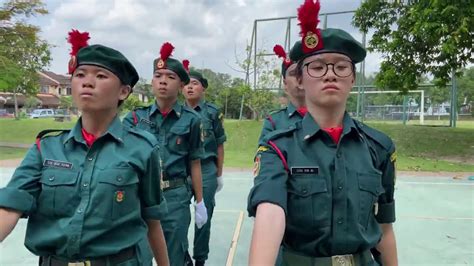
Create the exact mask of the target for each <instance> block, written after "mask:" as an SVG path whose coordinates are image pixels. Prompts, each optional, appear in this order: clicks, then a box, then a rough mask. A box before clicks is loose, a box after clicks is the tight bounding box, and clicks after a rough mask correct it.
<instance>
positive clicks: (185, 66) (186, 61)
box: [183, 59, 189, 73]
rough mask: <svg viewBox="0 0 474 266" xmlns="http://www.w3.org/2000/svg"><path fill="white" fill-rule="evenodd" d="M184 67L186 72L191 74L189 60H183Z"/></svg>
mask: <svg viewBox="0 0 474 266" xmlns="http://www.w3.org/2000/svg"><path fill="white" fill-rule="evenodd" d="M183 67H184V69H185V70H186V72H188V73H189V60H188V59H184V60H183Z"/></svg>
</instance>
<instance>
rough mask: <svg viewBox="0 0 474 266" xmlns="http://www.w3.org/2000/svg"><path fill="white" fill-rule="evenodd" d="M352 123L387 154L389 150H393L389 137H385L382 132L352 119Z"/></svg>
mask: <svg viewBox="0 0 474 266" xmlns="http://www.w3.org/2000/svg"><path fill="white" fill-rule="evenodd" d="M353 121H354V123H355V124H356V125H357V128H359V129H360V130H362V131H363V132H364V133H365V135H366V136H367V137H368V138H370V139H371V140H373V141H375V142H376V143H378V144H379V145H380V146H382V147H383V148H384V149H385V150H386V151H387V152H391V149H392V148H393V141H392V139H391V138H390V137H389V136H387V135H386V134H385V133H383V132H382V131H379V130H377V129H375V128H372V127H369V126H367V125H366V124H364V123H362V122H360V121H358V120H355V119H353Z"/></svg>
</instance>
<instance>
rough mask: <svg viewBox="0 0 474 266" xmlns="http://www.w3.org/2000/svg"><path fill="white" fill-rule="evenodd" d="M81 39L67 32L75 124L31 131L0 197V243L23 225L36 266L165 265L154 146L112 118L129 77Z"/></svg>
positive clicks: (111, 57)
mask: <svg viewBox="0 0 474 266" xmlns="http://www.w3.org/2000/svg"><path fill="white" fill-rule="evenodd" d="M88 39H89V34H88V33H80V32H78V31H76V30H73V31H71V32H70V33H69V42H70V43H71V44H72V52H71V55H72V57H71V60H70V62H69V73H70V74H72V77H71V88H72V97H73V100H74V103H75V104H76V106H77V107H78V109H79V110H80V111H81V112H82V116H81V117H80V118H79V120H78V122H77V123H76V125H75V126H74V128H72V129H71V130H59V131H58V130H45V131H43V132H41V133H40V134H39V135H38V138H37V140H36V144H34V145H33V146H32V147H31V148H30V149H29V151H28V153H27V155H26V157H25V158H24V159H23V161H22V163H21V165H20V166H19V167H18V168H17V169H16V171H15V173H14V174H13V177H12V179H11V181H10V182H9V183H8V185H7V186H6V187H5V188H2V189H0V217H1V219H0V240H3V239H4V238H5V237H6V236H7V235H8V234H9V233H10V232H11V231H12V230H13V228H14V226H15V225H16V224H17V222H18V220H19V218H20V217H23V218H28V225H27V230H26V239H25V246H26V247H27V248H28V249H29V250H30V251H31V252H32V253H33V254H35V255H38V256H40V265H41V266H67V265H89V266H99V265H121V266H126V265H128V266H132V265H133V266H135V265H152V259H153V254H152V253H151V250H152V251H153V253H154V255H155V258H156V260H157V262H158V264H160V265H167V264H168V257H167V252H166V243H165V240H164V235H163V231H162V228H161V224H160V219H162V218H163V217H164V216H166V212H167V210H166V204H165V201H164V198H163V194H162V191H161V187H160V178H159V177H160V176H161V175H162V171H161V158H160V149H159V146H158V142H157V141H156V139H155V138H154V137H153V135H151V134H150V133H148V132H144V131H138V130H134V129H130V128H128V127H124V126H122V123H121V122H120V119H119V117H118V108H119V106H120V105H121V104H122V103H123V101H125V99H127V97H128V96H129V95H130V93H131V92H132V88H133V86H134V85H135V84H136V83H137V81H138V74H137V71H136V70H135V68H134V67H133V65H132V64H131V63H130V62H129V61H128V60H127V58H125V56H124V55H122V54H121V53H120V52H118V51H116V50H114V49H112V48H109V47H106V46H103V45H90V46H88V45H87V40H88ZM54 131H58V132H56V133H57V134H55V135H54V134H53V135H51V134H50V133H52V132H54ZM150 246H151V250H150Z"/></svg>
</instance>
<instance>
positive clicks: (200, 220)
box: [194, 200, 207, 229]
mask: <svg viewBox="0 0 474 266" xmlns="http://www.w3.org/2000/svg"><path fill="white" fill-rule="evenodd" d="M194 220H195V222H196V226H197V228H198V229H201V227H203V225H204V224H206V223H207V209H206V205H204V200H202V201H201V202H199V203H195V204H194Z"/></svg>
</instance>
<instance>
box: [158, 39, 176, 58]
mask: <svg viewBox="0 0 474 266" xmlns="http://www.w3.org/2000/svg"><path fill="white" fill-rule="evenodd" d="M173 50H174V46H173V45H172V44H171V43H169V42H165V43H164V44H163V45H162V46H161V49H160V59H161V60H163V61H166V60H167V59H168V58H169V57H170V56H171V53H173Z"/></svg>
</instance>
